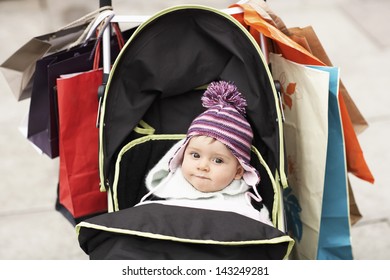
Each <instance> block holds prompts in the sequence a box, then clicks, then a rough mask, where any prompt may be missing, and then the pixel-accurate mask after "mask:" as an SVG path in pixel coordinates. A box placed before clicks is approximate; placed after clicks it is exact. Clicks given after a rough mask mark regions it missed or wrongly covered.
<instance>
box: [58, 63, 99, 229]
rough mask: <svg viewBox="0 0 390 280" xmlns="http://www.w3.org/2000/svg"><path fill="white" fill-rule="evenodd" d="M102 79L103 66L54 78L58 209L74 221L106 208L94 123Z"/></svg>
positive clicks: (96, 132)
mask: <svg viewBox="0 0 390 280" xmlns="http://www.w3.org/2000/svg"><path fill="white" fill-rule="evenodd" d="M102 79H103V72H102V69H96V68H95V69H94V70H91V71H87V72H82V73H78V74H71V75H62V76H61V77H60V78H58V79H57V100H58V116H59V147H60V149H59V157H60V167H59V192H58V204H57V210H59V211H60V212H64V211H65V212H67V213H68V214H69V215H70V217H71V219H72V221H73V220H74V222H75V223H77V222H79V221H80V220H81V219H83V218H84V217H88V216H91V215H96V214H99V213H103V212H106V211H107V195H106V193H104V192H100V187H99V166H98V129H97V127H96V118H97V112H98V98H97V92H98V87H99V86H100V85H101V83H102ZM69 215H68V216H69ZM65 216H66V215H65Z"/></svg>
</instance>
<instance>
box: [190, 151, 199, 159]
mask: <svg viewBox="0 0 390 280" xmlns="http://www.w3.org/2000/svg"><path fill="white" fill-rule="evenodd" d="M191 157H193V158H200V155H199V154H198V153H195V152H192V153H191Z"/></svg>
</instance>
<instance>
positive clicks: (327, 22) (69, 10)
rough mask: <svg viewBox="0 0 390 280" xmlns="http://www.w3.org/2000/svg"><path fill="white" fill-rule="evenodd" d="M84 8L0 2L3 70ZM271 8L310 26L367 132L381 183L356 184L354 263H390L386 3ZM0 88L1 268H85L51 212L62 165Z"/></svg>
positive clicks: (153, 8)
mask: <svg viewBox="0 0 390 280" xmlns="http://www.w3.org/2000/svg"><path fill="white" fill-rule="evenodd" d="M86 2H87V1H83V2H82V1H76V0H68V1H57V0H52V1H44V0H41V1H38V0H28V1H27V0H17V1H5V0H2V1H0V26H1V27H0V42H1V44H0V62H2V61H4V60H5V59H6V58H8V57H9V55H11V54H12V53H13V52H14V51H15V50H16V49H17V48H19V47H20V46H21V45H22V44H24V43H25V42H26V41H27V40H28V39H30V38H31V37H34V36H37V35H41V34H44V33H47V32H49V31H54V30H56V29H58V28H60V27H61V26H63V25H65V24H67V23H69V22H70V21H71V20H73V19H76V18H78V17H80V16H81V15H83V14H85V13H88V12H90V11H92V10H94V9H96V8H97V7H98V1H88V3H86ZM95 2H96V3H95ZM112 2H113V6H114V10H115V11H116V13H117V14H119V15H120V14H122V15H125V14H126V15H131V14H132V15H151V14H153V13H155V12H157V11H159V10H161V9H163V8H166V7H169V6H171V5H174V4H184V3H188V2H191V3H196V4H207V5H212V6H213V7H216V8H226V7H228V5H229V4H231V3H234V2H235V1H222V0H218V1H206V0H204V1H188V2H187V1H178V0H177V1H156V0H154V1H131V0H128V1H124V0H122V1H119V0H117V1H115V0H113V1H112ZM267 2H268V4H269V6H270V7H271V8H272V9H273V10H274V12H275V13H276V14H278V15H279V16H280V17H281V18H282V19H283V21H284V22H285V23H286V25H287V26H288V27H293V26H299V27H304V26H307V25H312V26H313V27H314V29H315V30H316V32H317V34H318V36H319V38H320V39H321V41H322V43H323V45H324V47H325V49H326V50H327V52H328V55H329V56H330V58H331V60H332V62H333V64H334V65H336V66H340V68H341V77H342V80H343V82H344V84H345V85H346V87H347V88H348V90H349V92H350V95H351V97H352V98H353V100H354V101H355V103H356V105H357V106H358V108H359V109H360V111H361V112H362V114H363V115H364V117H365V118H366V120H367V121H368V123H369V128H368V129H367V130H366V131H364V132H363V133H362V134H360V135H359V141H360V144H361V146H362V149H363V151H364V155H365V157H366V160H367V162H368V164H369V166H370V168H371V171H372V172H373V174H374V176H375V179H376V182H375V184H374V185H371V184H368V183H366V182H364V181H362V180H360V179H358V178H356V177H353V176H351V182H352V187H353V191H354V194H355V198H356V200H357V204H358V206H359V209H360V212H361V214H362V215H363V218H362V219H361V220H360V221H359V222H358V223H357V224H356V225H354V226H353V227H352V243H353V252H354V257H355V259H360V260H370V259H372V260H379V259H382V260H390V240H389V238H387V237H388V236H389V234H390V225H389V216H390V203H389V202H390V189H389V186H390V172H389V171H388V169H389V167H390V166H389V162H390V161H389V159H390V152H389V148H388V146H389V145H388V137H389V136H390V131H389V126H390V111H389V109H388V106H389V103H390V94H389V93H388V86H387V81H388V78H389V76H390V70H389V69H390V68H389V66H388V64H389V62H390V36H388V34H389V32H388V27H387V24H386V22H387V17H388V15H389V14H390V2H389V1H387V0H372V1H363V0H339V1H337V0H327V1H320V0H317V1H315V0H311V1H309V0H306V1H304V0H284V1H283V0H270V1H267ZM210 3H211V4H210ZM0 89H1V90H0V112H1V113H0V129H1V132H0V152H1V160H0V178H1V179H0V259H2V260H7V259H10V260H22V259H24V260H49V259H54V260H55V259H57V260H58V259H60V260H61V259H62V260H86V259H88V256H86V255H85V254H84V253H83V252H82V250H81V249H80V248H79V245H78V242H77V239H76V234H75V231H74V228H73V227H72V225H71V224H70V223H69V222H68V221H67V220H66V219H65V218H64V217H63V216H62V215H61V214H60V213H58V212H57V211H55V210H54V203H55V198H56V184H57V177H58V159H54V160H52V159H49V158H48V157H46V156H44V155H40V154H38V153H37V151H36V150H35V149H34V148H33V147H32V146H31V145H30V143H29V142H28V141H27V140H26V139H25V138H24V136H23V135H22V133H21V132H20V131H19V127H20V126H21V122H22V120H23V118H24V117H25V115H26V114H27V111H28V107H29V103H28V102H29V101H28V100H25V101H22V102H17V101H16V99H15V98H14V97H13V95H12V93H11V92H10V91H9V88H8V86H7V84H6V83H5V81H4V79H3V77H2V76H0ZM387 172H389V174H388V173H387Z"/></svg>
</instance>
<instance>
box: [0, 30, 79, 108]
mask: <svg viewBox="0 0 390 280" xmlns="http://www.w3.org/2000/svg"><path fill="white" fill-rule="evenodd" d="M85 28H86V25H85V24H84V25H79V26H74V27H71V28H69V29H64V30H59V31H57V32H51V33H48V34H44V35H41V36H37V37H34V38H32V39H31V40H29V41H28V42H26V43H25V44H24V45H23V46H21V47H20V48H19V49H18V50H17V51H16V52H15V53H13V54H12V55H11V56H10V57H9V58H8V59H7V60H6V61H4V62H3V63H2V64H1V65H0V70H1V73H2V74H3V75H4V77H5V79H6V81H7V82H8V85H9V87H10V89H11V91H12V93H13V94H14V96H15V98H16V99H17V100H18V101H20V100H23V99H26V98H29V97H30V96H31V90H32V84H33V74H34V72H35V63H36V61H37V60H39V59H41V58H43V57H44V56H46V55H49V54H51V53H55V52H58V51H60V50H62V49H64V48H66V47H67V46H68V45H69V44H71V43H73V42H74V41H75V40H76V39H77V38H79V37H80V35H81V34H82V33H83V32H84V30H85Z"/></svg>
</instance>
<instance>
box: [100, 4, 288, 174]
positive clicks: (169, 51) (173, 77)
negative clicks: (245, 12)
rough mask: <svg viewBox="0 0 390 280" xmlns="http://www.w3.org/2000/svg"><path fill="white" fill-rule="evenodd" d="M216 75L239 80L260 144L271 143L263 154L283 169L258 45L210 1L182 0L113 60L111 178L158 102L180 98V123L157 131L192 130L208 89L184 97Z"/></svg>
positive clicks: (104, 149)
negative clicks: (186, 1)
mask: <svg viewBox="0 0 390 280" xmlns="http://www.w3.org/2000/svg"><path fill="white" fill-rule="evenodd" d="M214 80H226V81H233V82H234V83H235V84H236V85H237V87H238V88H239V89H240V91H241V92H242V93H243V94H244V96H245V98H246V99H247V102H248V108H247V117H248V121H249V122H250V124H251V125H252V128H253V131H254V142H256V143H257V144H258V145H257V146H260V147H264V149H263V150H262V151H261V153H262V155H263V156H264V158H265V160H266V161H267V164H268V165H269V166H270V168H271V170H274V169H275V168H276V169H278V168H279V163H280V150H279V149H280V146H281V145H280V137H281V136H280V135H279V133H281V132H280V131H281V129H280V123H279V121H278V114H280V113H278V111H277V110H276V107H277V99H276V93H275V90H274V86H273V82H272V77H271V74H270V73H269V70H268V67H267V65H266V64H265V63H264V59H263V57H262V54H261V51H260V49H259V47H258V44H257V43H256V42H255V41H254V39H253V38H252V36H251V35H250V34H249V33H248V32H246V30H245V29H244V28H243V27H242V25H241V24H240V23H238V22H237V21H236V20H235V19H234V18H233V17H231V16H230V15H227V14H225V13H223V12H220V11H218V10H214V9H210V8H209V7H202V6H190V7H189V6H185V7H183V6H180V7H176V8H171V9H168V10H164V11H162V12H161V13H159V14H157V15H156V16H154V17H152V18H151V19H150V20H148V21H147V22H145V23H144V24H142V25H140V26H139V28H138V29H137V30H136V31H135V32H134V34H133V36H132V37H131V38H130V39H129V41H128V42H127V43H126V45H125V47H124V48H123V50H122V51H121V53H120V54H119V56H118V58H117V60H116V62H115V64H114V66H113V69H112V71H111V73H110V77H109V81H108V84H107V88H106V92H105V96H104V100H103V106H102V117H101V123H100V124H101V125H100V129H101V131H100V134H101V135H100V142H101V145H100V153H101V157H100V159H101V162H100V168H101V172H103V177H104V179H107V178H109V179H110V180H111V179H112V170H113V169H114V168H113V166H114V165H115V156H116V154H117V153H118V151H119V150H120V148H121V147H122V146H123V145H124V143H127V142H128V141H129V140H131V138H132V136H131V134H132V131H133V129H134V127H135V126H136V125H137V124H138V123H139V121H140V120H141V119H143V118H144V114H145V113H146V112H147V111H148V110H149V108H150V107H151V106H152V104H153V103H154V102H156V100H160V101H161V100H172V99H174V98H176V100H177V101H175V102H176V106H170V108H171V109H170V110H169V114H170V120H173V121H171V123H170V125H168V126H165V127H164V128H161V129H160V131H156V133H161V134H163V133H186V131H187V128H188V126H189V124H190V121H191V120H192V118H193V117H195V116H196V115H197V114H198V113H199V112H200V111H201V110H202V109H201V104H200V94H201V93H199V94H198V95H196V98H193V99H190V101H183V100H185V98H183V96H190V93H193V92H194V89H196V88H198V87H200V86H203V85H206V84H208V83H210V82H211V81H214ZM181 102H183V103H181ZM193 103H195V104H194V105H193ZM190 106H194V107H193V108H191V107H190ZM183 112H185V114H186V116H183ZM188 112H193V115H191V114H188ZM110 172H111V173H110ZM110 177H111V178H110Z"/></svg>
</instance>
